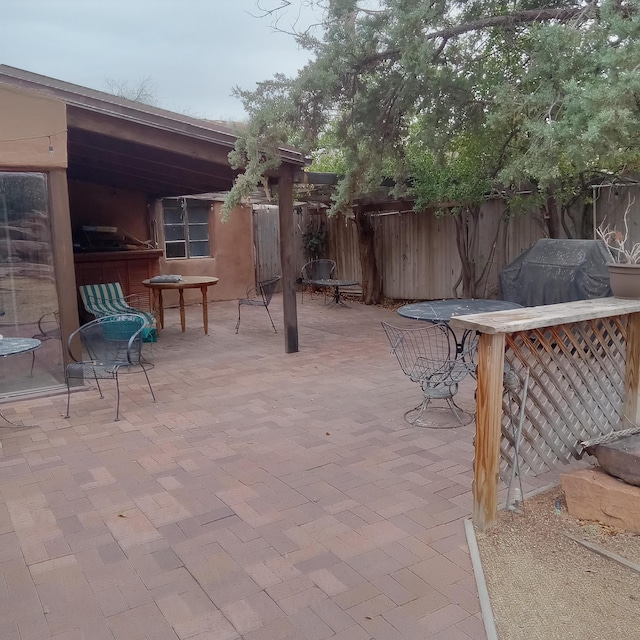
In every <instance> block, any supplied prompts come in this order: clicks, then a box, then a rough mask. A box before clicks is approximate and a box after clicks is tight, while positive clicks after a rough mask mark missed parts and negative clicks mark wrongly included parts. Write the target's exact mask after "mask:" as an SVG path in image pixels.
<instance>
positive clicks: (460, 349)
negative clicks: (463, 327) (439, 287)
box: [398, 298, 522, 358]
mask: <svg viewBox="0 0 640 640" xmlns="http://www.w3.org/2000/svg"><path fill="white" fill-rule="evenodd" d="M509 309H522V305H521V304H518V303H517V302H508V301H507V300H489V299H484V298H461V299H457V298H452V299H449V300H427V301H425V302H413V303H412V304H405V305H404V306H402V307H400V308H399V309H398V313H399V314H400V315H401V316H402V317H404V318H411V319H413V320H424V321H425V322H433V323H436V322H443V323H445V324H446V325H447V326H449V320H451V318H452V317H453V316H470V315H472V314H474V313H490V312H492V311H506V310H509ZM450 331H451V333H452V335H453V336H454V337H455V341H456V353H458V355H461V356H462V357H463V358H464V357H465V355H466V357H468V358H469V357H472V355H473V354H471V351H472V349H471V348H470V347H468V348H467V350H465V344H466V342H467V340H468V338H469V333H470V331H465V332H464V333H463V334H462V338H461V339H460V340H458V337H457V336H456V335H455V333H454V332H453V330H451V329H450ZM466 351H469V353H466Z"/></svg>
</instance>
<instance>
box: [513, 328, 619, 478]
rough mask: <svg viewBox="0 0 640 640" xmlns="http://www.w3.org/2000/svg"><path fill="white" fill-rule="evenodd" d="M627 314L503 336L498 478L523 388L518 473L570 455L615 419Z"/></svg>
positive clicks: (547, 465)
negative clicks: (506, 382)
mask: <svg viewBox="0 0 640 640" xmlns="http://www.w3.org/2000/svg"><path fill="white" fill-rule="evenodd" d="M626 319H627V316H614V317H611V318H605V319H601V320H588V321H584V322H576V323H573V324H564V325H558V326H555V327H547V328H544V329H539V330H530V331H523V332H519V333H512V334H507V336H506V351H505V362H506V364H507V365H508V368H509V370H510V373H511V374H515V376H517V381H516V379H515V378H513V376H512V377H511V383H512V384H511V386H512V387H516V388H515V390H514V391H505V395H504V396H503V418H502V439H501V445H500V454H501V465H500V477H501V478H502V479H503V480H505V481H506V480H507V479H508V478H509V475H510V469H511V466H512V464H513V459H514V434H515V432H516V428H517V425H518V422H519V418H520V413H521V405H522V397H523V390H524V384H525V379H526V372H527V369H528V371H529V381H528V392H527V398H526V402H525V405H524V419H523V422H522V431H521V437H520V444H519V457H520V473H521V474H534V475H538V474H541V473H544V472H546V471H549V470H551V469H552V468H554V467H557V466H559V464H560V463H563V464H566V463H568V462H570V461H571V459H574V458H577V457H578V455H579V453H580V451H579V443H580V442H581V441H583V440H587V439H588V438H592V437H594V436H598V435H602V434H605V433H609V432H611V431H613V430H614V428H616V427H617V426H618V424H619V423H620V421H621V419H622V406H623V397H624V375H625V374H624V372H625V344H626Z"/></svg>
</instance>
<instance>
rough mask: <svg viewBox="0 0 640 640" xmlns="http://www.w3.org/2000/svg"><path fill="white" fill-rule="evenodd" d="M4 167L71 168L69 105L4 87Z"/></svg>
mask: <svg viewBox="0 0 640 640" xmlns="http://www.w3.org/2000/svg"><path fill="white" fill-rule="evenodd" d="M0 104H2V118H0V170H13V169H15V170H30V171H47V170H49V169H64V168H66V167H67V115H66V105H65V104H64V102H62V101H60V100H55V99H53V98H48V97H43V96H40V95H38V94H37V93H34V92H32V91H22V90H20V89H15V88H13V87H11V88H9V87H6V86H0Z"/></svg>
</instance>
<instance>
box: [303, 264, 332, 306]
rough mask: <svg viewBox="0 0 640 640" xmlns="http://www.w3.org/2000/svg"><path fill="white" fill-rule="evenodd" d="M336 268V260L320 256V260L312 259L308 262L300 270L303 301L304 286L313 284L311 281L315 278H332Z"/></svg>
mask: <svg viewBox="0 0 640 640" xmlns="http://www.w3.org/2000/svg"><path fill="white" fill-rule="evenodd" d="M335 270H336V262H335V260H328V259H326V258H320V259H318V260H311V261H310V262H307V264H305V265H304V266H303V267H302V271H301V272H300V275H301V283H302V302H304V288H305V287H306V286H308V285H311V286H313V285H312V284H311V283H312V282H313V281H314V280H331V279H332V278H333V273H334V271H335ZM325 295H326V287H325Z"/></svg>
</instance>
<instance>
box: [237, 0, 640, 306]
mask: <svg viewBox="0 0 640 640" xmlns="http://www.w3.org/2000/svg"><path fill="white" fill-rule="evenodd" d="M301 1H303V2H304V0H301ZM308 3H310V4H314V5H316V6H317V7H319V8H320V9H321V10H322V25H321V27H322V28H321V29H320V31H319V33H318V34H315V33H314V32H313V31H305V32H298V33H294V37H296V38H297V39H298V42H299V43H300V45H301V46H304V47H306V48H307V49H309V50H311V51H312V53H313V59H312V62H310V63H309V64H308V65H307V66H306V67H305V68H304V69H303V70H302V71H301V72H300V73H299V74H298V75H297V76H296V77H295V78H285V77H283V76H276V77H274V78H273V79H272V80H268V81H265V82H263V83H261V84H260V85H259V86H258V87H257V89H256V90H255V91H238V93H239V95H240V96H241V97H242V99H243V101H244V104H245V108H246V109H247V112H248V113H249V116H250V119H249V123H248V126H247V127H246V129H245V130H244V131H243V132H242V133H241V135H240V138H239V140H238V145H237V147H236V150H235V152H234V153H233V154H232V161H233V162H234V163H235V165H236V166H238V167H243V168H244V173H243V174H242V176H241V177H240V179H239V180H238V182H237V183H236V186H235V187H234V189H233V190H232V192H231V194H230V196H229V198H228V199H227V203H226V205H227V208H230V207H231V206H232V205H233V204H234V203H235V202H237V201H238V199H239V198H241V197H242V196H243V195H244V194H246V193H247V192H248V191H249V190H250V189H253V188H254V187H255V185H256V184H257V183H258V182H259V180H260V179H261V177H262V176H263V175H264V174H265V173H268V172H269V171H270V170H272V169H273V168H274V166H275V164H274V163H275V162H276V160H275V157H276V154H275V153H274V151H275V150H276V149H277V147H278V145H280V144H282V143H284V142H287V143H290V144H294V145H297V146H300V147H302V148H303V149H306V150H308V151H311V150H313V149H314V148H316V147H317V145H318V142H317V141H318V139H319V136H320V135H321V134H322V133H323V132H326V131H327V129H328V128H330V130H331V131H332V135H333V136H334V139H336V140H339V141H340V146H341V155H342V157H343V159H344V166H345V167H346V170H345V172H344V177H343V179H342V180H341V182H340V184H339V188H338V190H337V193H336V196H335V201H334V204H333V211H334V212H352V213H355V220H356V225H357V228H358V233H359V239H360V246H361V256H363V257H364V260H363V265H362V266H363V297H364V300H365V301H366V302H376V301H377V298H378V296H379V293H380V291H379V287H376V283H375V280H376V278H375V277H371V276H372V274H374V275H375V262H374V258H373V256H374V253H373V251H372V250H371V249H372V242H373V240H372V234H371V233H370V231H371V230H370V228H369V226H368V224H367V223H368V219H367V218H366V216H363V215H361V210H360V209H359V208H358V207H356V208H355V212H354V211H353V210H352V203H353V202H354V201H355V200H356V199H357V197H358V196H359V195H361V194H363V193H366V192H367V191H369V190H372V189H374V188H377V187H378V186H379V185H380V183H381V179H382V178H383V177H389V176H392V177H393V178H394V179H395V180H394V183H395V185H396V186H395V191H396V195H397V194H398V193H399V192H405V193H411V191H412V189H413V191H414V195H416V196H417V199H418V202H420V204H421V205H423V206H424V205H426V204H428V202H427V199H428V198H426V194H429V198H430V199H431V203H430V204H431V205H436V206H438V205H442V204H443V203H444V202H445V201H446V198H447V194H451V192H452V190H453V192H455V194H456V196H455V197H456V198H457V199H458V200H457V201H455V202H452V201H451V200H449V204H450V205H452V206H450V207H449V209H448V210H449V211H451V212H452V213H454V214H456V215H458V216H459V217H458V218H457V221H458V222H459V224H458V232H459V237H458V247H459V250H460V254H461V261H462V264H463V274H462V279H463V293H464V294H465V295H473V293H474V290H473V288H474V286H475V283H476V282H477V280H478V274H477V273H475V272H474V271H473V265H474V255H473V242H472V241H471V242H470V241H469V238H472V237H473V234H470V233H469V225H471V226H473V221H474V215H475V214H474V212H477V211H478V210H479V202H480V200H481V198H482V196H483V194H486V192H487V191H488V190H489V189H490V188H491V186H492V185H493V184H496V183H497V182H498V181H500V182H501V183H502V184H504V185H507V189H506V191H507V192H508V187H509V185H512V184H517V183H518V182H519V181H522V180H528V181H531V182H532V183H533V184H534V185H536V186H537V188H538V189H539V192H540V193H541V194H542V195H543V196H544V198H545V200H544V201H545V205H546V206H547V208H548V209H549V210H550V211H556V210H558V204H560V205H563V204H566V203H567V202H569V201H570V200H571V197H573V196H575V193H574V192H575V185H576V184H585V183H588V182H589V180H591V179H592V178H591V176H592V174H596V173H598V172H601V171H610V170H612V169H615V170H620V169H622V168H624V167H625V166H628V165H629V164H633V163H636V165H637V155H638V154H637V141H638V132H639V128H638V123H639V113H640V110H639V105H640V77H639V76H640V74H638V73H637V69H638V66H639V65H640V51H639V49H638V47H639V43H640V12H639V8H640V6H639V3H640V0H601V1H598V0H563V1H558V0H555V1H554V0H432V1H429V2H427V1H424V2H419V1H416V0H378V1H377V2H374V1H371V0H370V1H366V0H363V1H362V2H359V1H358V0H324V1H322V2H314V1H313V0H308ZM292 4H293V3H291V2H287V1H286V0H285V1H283V2H282V3H281V5H282V8H283V9H286V6H287V5H292ZM280 24H282V23H280ZM416 152H418V153H416ZM410 176H411V180H409V177H410ZM434 176H439V177H440V182H439V184H440V185H441V187H442V190H441V191H440V192H438V190H437V189H434V188H432V186H429V184H430V182H429V181H430V180H433V178H434ZM560 210H562V209H560ZM461 214H463V215H461ZM554 224H555V221H553V220H552V221H551V223H550V227H551V228H550V233H551V235H554V234H555V233H557V232H559V230H560V225H561V224H562V223H561V222H558V223H557V224H556V228H553V225H554ZM465 269H466V272H465Z"/></svg>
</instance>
